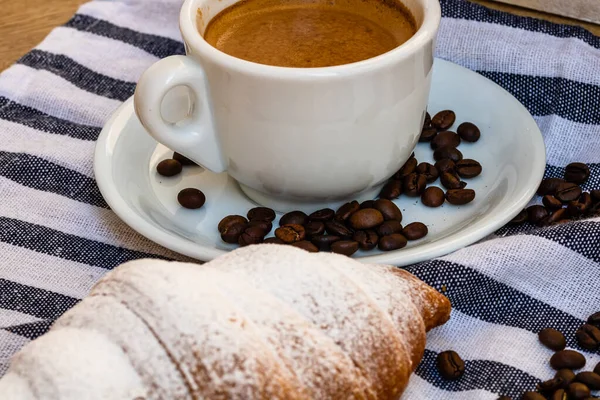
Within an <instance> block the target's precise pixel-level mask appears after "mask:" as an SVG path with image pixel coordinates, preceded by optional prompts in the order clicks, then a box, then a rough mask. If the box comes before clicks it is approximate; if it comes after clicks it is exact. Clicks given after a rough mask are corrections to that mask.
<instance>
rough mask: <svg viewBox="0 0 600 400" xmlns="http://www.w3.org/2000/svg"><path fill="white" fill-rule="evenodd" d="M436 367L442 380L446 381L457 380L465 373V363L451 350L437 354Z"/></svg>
mask: <svg viewBox="0 0 600 400" xmlns="http://www.w3.org/2000/svg"><path fill="white" fill-rule="evenodd" d="M436 365H437V369H438V371H439V373H440V375H441V376H442V378H444V379H447V380H456V379H459V378H460V377H461V376H463V374H464V373H465V362H464V361H463V360H462V358H460V356H459V355H458V354H457V353H456V352H455V351H452V350H450V351H444V352H442V353H439V354H438V355H437V358H436Z"/></svg>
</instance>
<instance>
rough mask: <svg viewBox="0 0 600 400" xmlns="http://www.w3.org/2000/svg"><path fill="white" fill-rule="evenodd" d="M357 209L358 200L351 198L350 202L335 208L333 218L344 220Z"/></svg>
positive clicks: (358, 206) (358, 205) (358, 207)
mask: <svg viewBox="0 0 600 400" xmlns="http://www.w3.org/2000/svg"><path fill="white" fill-rule="evenodd" d="M359 209H360V204H358V201H356V200H353V201H351V202H348V203H346V204H344V205H343V206H341V207H340V208H339V209H338V210H337V212H336V213H335V219H337V220H338V221H345V220H347V219H348V218H349V217H350V215H352V214H353V213H355V212H356V211H358V210H359Z"/></svg>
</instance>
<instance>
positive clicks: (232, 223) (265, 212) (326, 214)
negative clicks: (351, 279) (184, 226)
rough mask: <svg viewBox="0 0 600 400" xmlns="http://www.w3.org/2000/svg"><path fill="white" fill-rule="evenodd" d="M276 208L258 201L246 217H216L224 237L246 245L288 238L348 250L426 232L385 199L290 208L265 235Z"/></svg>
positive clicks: (383, 245) (398, 244)
mask: <svg viewBox="0 0 600 400" xmlns="http://www.w3.org/2000/svg"><path fill="white" fill-rule="evenodd" d="M274 220H275V212H274V211H273V210H271V209H270V208H266V207H256V208H253V209H251V210H250V211H249V212H248V214H247V216H246V217H243V216H241V215H230V216H227V217H225V218H223V220H221V222H220V223H219V226H218V229H219V233H220V234H221V239H222V240H223V241H224V242H226V243H231V244H238V245H240V246H248V245H251V244H258V243H272V244H282V245H283V244H287V245H291V246H295V247H299V248H302V249H304V250H307V251H310V252H315V253H316V252H319V251H331V252H333V253H338V254H344V255H347V256H351V255H352V254H354V253H356V252H357V251H358V250H359V249H361V250H365V251H369V250H373V249H375V248H379V249H380V250H382V251H391V250H397V249H401V248H403V247H404V246H406V244H407V243H408V241H409V240H419V239H422V238H423V237H425V236H426V235H427V233H428V230H427V227H426V226H425V224H423V223H421V222H413V223H411V224H408V225H406V226H402V212H401V211H400V209H399V208H398V206H397V205H396V204H394V203H393V202H392V201H390V200H387V199H378V200H368V201H365V202H363V203H362V204H359V203H358V202H357V201H350V202H348V203H346V204H344V205H343V206H341V207H340V208H339V209H338V210H337V211H334V210H332V209H330V208H325V209H322V210H318V211H315V212H313V213H312V214H310V215H307V214H306V213H304V212H302V211H292V212H289V213H287V214H285V215H284V216H283V217H281V219H280V220H279V227H278V228H277V229H275V236H274V237H268V238H265V237H266V236H267V235H268V234H269V232H271V229H272V227H273V225H272V224H273V221H274Z"/></svg>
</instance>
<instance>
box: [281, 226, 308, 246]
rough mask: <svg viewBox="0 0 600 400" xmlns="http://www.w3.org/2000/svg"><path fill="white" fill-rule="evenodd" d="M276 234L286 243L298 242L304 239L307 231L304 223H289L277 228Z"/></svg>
mask: <svg viewBox="0 0 600 400" xmlns="http://www.w3.org/2000/svg"><path fill="white" fill-rule="evenodd" d="M275 236H277V237H278V238H279V239H281V240H283V241H284V242H285V243H296V242H300V241H302V240H304V238H305V237H306V231H305V230H304V227H303V226H302V225H298V224H289V225H284V226H282V227H279V228H277V229H275Z"/></svg>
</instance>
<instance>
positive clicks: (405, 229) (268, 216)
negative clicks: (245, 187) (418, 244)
mask: <svg viewBox="0 0 600 400" xmlns="http://www.w3.org/2000/svg"><path fill="white" fill-rule="evenodd" d="M455 120H456V115H455V113H454V112H453V111H451V110H444V111H441V112H439V113H437V114H436V115H435V116H434V117H433V118H431V117H430V115H429V113H427V114H426V117H425V123H424V126H423V129H422V133H421V139H420V141H421V142H430V145H431V149H432V150H434V158H435V160H436V163H435V165H432V164H430V163H427V162H422V163H419V162H418V161H417V159H416V158H415V156H414V153H413V154H412V155H411V157H410V158H409V159H408V161H407V162H406V163H405V164H404V165H403V166H402V168H400V170H398V171H397V172H396V173H395V174H394V176H393V177H392V178H391V179H390V180H389V181H388V182H387V183H386V184H385V185H384V187H383V188H382V190H381V192H380V194H379V198H378V199H377V200H368V201H365V202H363V203H362V204H359V203H358V202H357V201H350V202H348V203H346V204H344V205H343V206H342V207H340V208H339V209H338V210H337V211H334V210H332V209H329V208H327V209H323V210H318V211H315V212H313V213H312V214H310V215H307V214H305V213H304V212H301V211H292V212H290V213H287V214H285V215H284V216H283V217H282V218H281V220H280V222H279V227H278V228H277V229H276V230H275V236H274V237H268V238H267V237H266V236H267V235H268V234H269V232H270V231H271V229H272V222H273V220H274V219H275V212H273V210H270V209H267V208H264V207H258V208H255V209H252V210H250V212H249V213H248V215H247V217H243V216H240V215H230V216H227V217H225V218H224V219H223V220H222V221H221V222H220V223H219V227H218V229H219V233H220V234H221V238H222V239H223V241H224V242H226V243H230V244H238V245H240V246H247V245H250V244H257V243H274V244H288V245H292V246H296V247H300V248H303V249H305V250H308V251H311V252H317V251H331V252H334V253H339V254H345V255H348V256H350V255H352V254H354V253H356V252H357V251H358V250H359V249H360V250H363V251H370V250H373V249H375V248H378V249H379V250H382V251H392V250H398V249H401V248H403V247H405V246H406V245H407V243H408V241H411V240H419V239H422V238H423V237H425V236H426V235H427V233H428V229H427V226H425V224H423V223H421V222H413V223H411V224H408V225H406V226H402V213H401V211H400V209H399V208H398V206H396V205H395V204H394V203H393V202H392V201H391V200H394V199H397V198H398V197H400V196H401V195H402V194H404V195H405V196H409V197H420V198H421V202H422V203H423V204H424V205H425V206H427V207H440V206H441V205H442V204H444V202H446V201H447V202H448V203H450V204H453V205H464V204H467V203H470V202H471V201H473V199H475V191H474V190H472V189H465V187H466V186H467V183H466V182H464V181H463V180H462V179H470V178H474V177H476V176H478V175H479V174H481V171H482V167H481V164H480V163H479V162H477V161H475V160H469V159H463V157H462V153H461V152H460V151H459V150H458V149H457V147H458V146H459V145H460V143H461V140H464V141H468V142H476V141H477V140H479V137H480V136H481V133H480V131H479V128H477V126H475V125H474V124H472V123H470V122H465V123H463V124H461V125H460V126H459V127H458V133H455V132H452V131H449V130H448V129H449V128H450V127H451V126H452V125H453V124H454V122H455ZM438 178H439V179H440V181H441V184H442V186H443V187H444V188H446V191H444V190H443V189H441V188H440V187H437V186H430V187H427V185H428V184H431V183H433V182H435V181H436V180H438ZM251 214H252V215H251Z"/></svg>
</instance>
